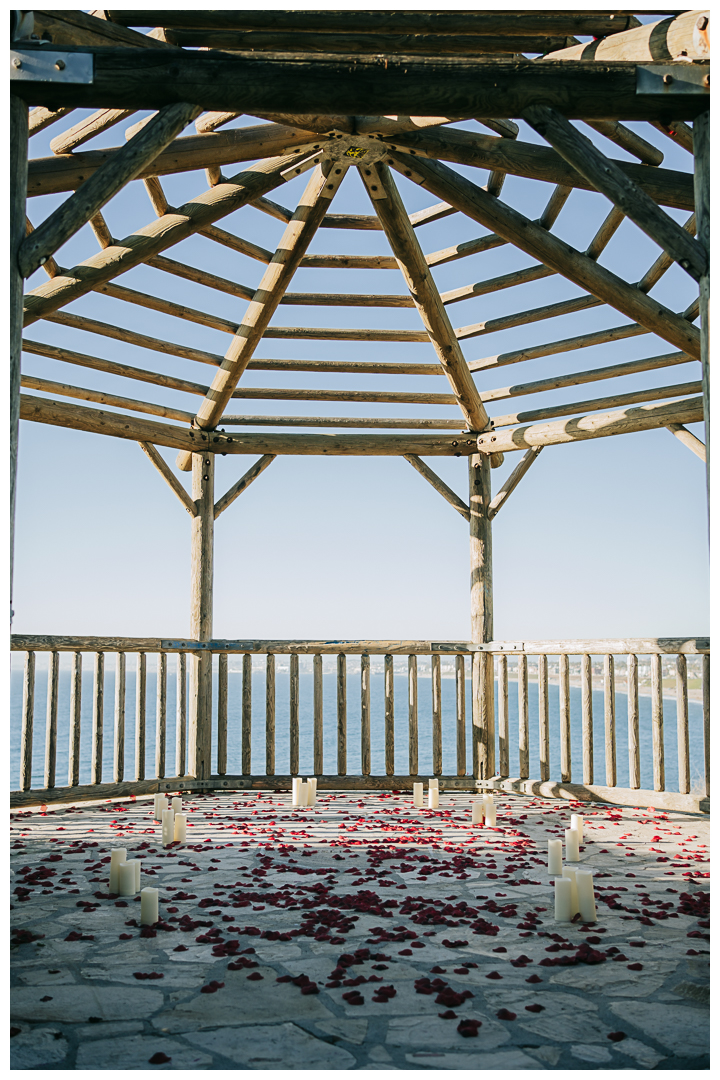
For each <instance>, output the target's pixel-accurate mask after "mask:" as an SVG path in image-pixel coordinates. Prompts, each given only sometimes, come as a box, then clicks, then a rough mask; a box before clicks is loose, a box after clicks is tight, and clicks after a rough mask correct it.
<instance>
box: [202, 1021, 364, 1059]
mask: <svg viewBox="0 0 720 1080" xmlns="http://www.w3.org/2000/svg"><path fill="white" fill-rule="evenodd" d="M186 1039H187V1041H188V1042H189V1043H192V1044H193V1045H194V1046H199V1047H203V1048H206V1049H208V1050H211V1051H213V1052H215V1053H218V1054H222V1055H223V1057H226V1058H229V1059H230V1060H231V1061H236V1062H237V1063H238V1064H239V1065H242V1066H243V1068H246V1069H293V1070H295V1069H351V1068H353V1066H354V1065H355V1064H356V1061H355V1058H354V1057H353V1055H352V1054H351V1053H350V1052H349V1051H347V1050H344V1049H343V1048H342V1047H340V1046H335V1045H334V1044H333V1043H329V1042H325V1041H324V1040H323V1039H318V1038H316V1037H315V1036H313V1035H311V1034H310V1033H309V1032H307V1031H304V1030H303V1029H302V1028H299V1027H298V1026H297V1025H296V1024H292V1023H282V1024H262V1025H257V1026H245V1027H243V1028H225V1029H224V1030H223V1031H222V1032H221V1033H218V1032H196V1033H194V1034H188V1035H187V1036H186Z"/></svg>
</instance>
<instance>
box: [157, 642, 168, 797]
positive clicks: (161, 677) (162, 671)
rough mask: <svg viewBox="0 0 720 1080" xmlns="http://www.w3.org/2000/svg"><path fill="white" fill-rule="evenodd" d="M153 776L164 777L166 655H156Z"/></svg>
mask: <svg viewBox="0 0 720 1080" xmlns="http://www.w3.org/2000/svg"><path fill="white" fill-rule="evenodd" d="M155 702H156V705H155V775H156V776H157V778H158V780H160V779H162V778H163V777H164V776H165V747H166V742H167V653H162V652H161V653H158V665H157V687H156V688H155Z"/></svg>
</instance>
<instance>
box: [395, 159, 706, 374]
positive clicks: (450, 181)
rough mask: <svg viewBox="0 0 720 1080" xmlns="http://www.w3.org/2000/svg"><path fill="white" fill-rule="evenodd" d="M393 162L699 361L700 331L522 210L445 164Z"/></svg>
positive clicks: (439, 195)
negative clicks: (534, 221) (507, 203)
mask: <svg viewBox="0 0 720 1080" xmlns="http://www.w3.org/2000/svg"><path fill="white" fill-rule="evenodd" d="M390 163H391V164H394V165H395V167H396V168H397V169H398V170H399V171H400V172H403V173H412V174H413V179H415V178H417V177H418V176H419V177H420V181H419V182H420V183H423V184H424V186H425V187H426V188H427V189H428V190H430V191H432V192H433V193H434V194H435V195H437V196H438V197H439V198H444V199H446V200H447V201H448V202H452V204H453V205H454V206H457V207H458V209H460V210H462V212H463V213H465V214H467V215H468V217H471V218H473V220H475V221H478V222H479V223H480V224H481V225H485V227H486V228H490V229H493V230H494V231H495V232H497V233H499V234H500V235H501V236H505V237H506V239H507V240H509V241H510V242H511V243H514V244H515V245H516V246H517V247H519V248H521V249H522V250H523V251H526V252H527V253H528V254H529V255H532V256H533V257H534V258H536V259H539V260H540V261H541V262H544V263H545V265H546V266H551V267H552V268H553V269H554V270H555V271H556V272H557V273H559V274H562V275H563V276H564V277H566V278H568V280H570V281H572V282H574V283H575V284H576V285H580V286H581V288H584V289H587V290H588V292H590V293H592V294H593V295H594V296H596V297H597V298H598V299H599V300H601V301H604V302H605V303H608V304H611V305H612V306H613V307H615V308H617V310H618V311H621V312H622V314H623V315H627V316H628V318H631V319H633V320H634V321H637V322H639V323H640V324H641V325H642V326H644V327H645V328H646V329H647V330H650V331H651V332H652V333H656V334H658V335H659V336H660V337H662V338H664V339H665V340H667V341H669V342H670V343H671V344H672V345H674V346H675V347H676V348H678V349H682V350H683V351H684V352H688V353H689V354H690V355H691V356H694V357H696V358H698V357H699V355H700V341H699V337H700V335H699V333H698V331H697V329H696V328H695V327H693V326H691V325H689V324H688V323H687V322H686V321H685V320H684V319H682V318H681V317H680V316H677V315H675V314H674V313H673V312H672V311H669V310H668V309H667V308H665V307H663V306H662V305H661V304H659V303H658V301H657V300H651V299H650V298H649V297H647V296H645V294H644V293H641V292H639V291H638V290H636V289H633V288H632V287H631V286H630V285H628V284H627V283H626V282H624V281H623V280H622V279H621V278H619V277H618V276H617V275H616V274H613V273H612V272H611V271H609V270H607V269H605V267H603V266H599V265H598V264H597V263H596V262H595V261H594V260H593V259H590V258H588V257H587V256H586V255H583V254H581V253H580V252H579V251H576V249H575V248H572V247H571V246H570V245H569V244H566V243H565V242H564V241H563V240H560V239H559V238H557V237H555V236H553V235H552V234H551V233H548V232H546V231H545V230H544V229H540V228H539V227H538V226H537V225H535V224H534V223H533V222H532V221H530V220H529V219H528V218H526V217H524V216H523V215H522V214H519V213H518V212H517V211H516V210H513V209H512V208H511V207H509V206H506V205H505V204H504V203H501V202H500V201H499V200H498V199H493V197H492V196H491V195H488V194H487V193H486V192H485V191H483V190H482V188H479V187H477V185H475V184H473V183H472V181H470V180H468V179H466V178H465V177H464V176H461V175H460V174H459V173H456V172H453V170H452V169H449V168H448V167H447V166H446V165H442V164H441V163H440V162H430V161H425V160H421V159H419V158H412V159H409V158H407V157H406V156H405V155H403V154H397V155H393V158H391V159H390Z"/></svg>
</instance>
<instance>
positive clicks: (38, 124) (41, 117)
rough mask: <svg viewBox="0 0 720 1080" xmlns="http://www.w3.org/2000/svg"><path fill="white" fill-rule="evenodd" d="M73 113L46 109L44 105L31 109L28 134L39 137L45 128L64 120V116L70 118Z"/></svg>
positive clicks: (70, 110) (66, 110) (68, 110)
mask: <svg viewBox="0 0 720 1080" xmlns="http://www.w3.org/2000/svg"><path fill="white" fill-rule="evenodd" d="M72 111H73V110H72V109H45V108H43V106H42V105H39V106H38V107H37V108H36V109H31V110H30V115H29V117H28V134H29V135H39V133H40V132H41V131H44V130H45V128H47V127H50V125H51V124H54V123H55V122H56V121H57V120H62V118H63V116H68V115H69V113H71V112H72Z"/></svg>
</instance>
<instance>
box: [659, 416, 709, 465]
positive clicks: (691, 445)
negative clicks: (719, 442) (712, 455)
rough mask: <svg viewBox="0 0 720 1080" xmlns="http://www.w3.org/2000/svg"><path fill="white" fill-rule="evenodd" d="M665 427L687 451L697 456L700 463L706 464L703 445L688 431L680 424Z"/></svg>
mask: <svg viewBox="0 0 720 1080" xmlns="http://www.w3.org/2000/svg"><path fill="white" fill-rule="evenodd" d="M666 427H667V429H668V431H669V432H671V433H672V434H673V435H674V436H675V437H676V438H678V439H679V440H680V442H681V443H683V444H684V445H685V446H687V448H688V450H692V452H693V454H697V456H698V457H699V458H700V460H701V461H705V462H707V455H706V453H705V450H706V447H705V443H704V442H702V440H701V439H698V438H697V436H695V435H693V433H692V431H688V429H687V428H686V427H683V425H682V424H667V425H666Z"/></svg>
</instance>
